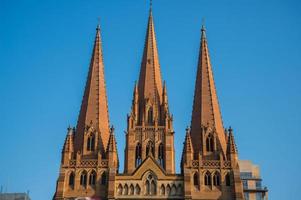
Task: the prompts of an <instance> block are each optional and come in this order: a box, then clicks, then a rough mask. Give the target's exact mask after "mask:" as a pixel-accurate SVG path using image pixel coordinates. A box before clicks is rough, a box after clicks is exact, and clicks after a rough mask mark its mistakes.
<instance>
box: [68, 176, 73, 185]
mask: <svg viewBox="0 0 301 200" xmlns="http://www.w3.org/2000/svg"><path fill="white" fill-rule="evenodd" d="M68 185H69V186H70V187H73V186H74V172H71V173H70V174H69V182H68Z"/></svg>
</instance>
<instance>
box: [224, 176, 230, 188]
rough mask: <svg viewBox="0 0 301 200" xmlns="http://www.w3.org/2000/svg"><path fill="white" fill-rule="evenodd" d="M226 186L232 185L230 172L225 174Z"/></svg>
mask: <svg viewBox="0 0 301 200" xmlns="http://www.w3.org/2000/svg"><path fill="white" fill-rule="evenodd" d="M225 181H226V186H230V174H229V173H227V174H226V176H225Z"/></svg>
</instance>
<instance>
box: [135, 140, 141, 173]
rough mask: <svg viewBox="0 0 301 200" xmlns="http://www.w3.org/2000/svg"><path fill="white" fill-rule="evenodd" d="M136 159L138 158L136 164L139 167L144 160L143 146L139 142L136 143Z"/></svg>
mask: <svg viewBox="0 0 301 200" xmlns="http://www.w3.org/2000/svg"><path fill="white" fill-rule="evenodd" d="M135 160H136V162H135V165H136V167H138V166H139V165H140V164H141V162H142V148H141V144H140V143H138V144H137V145H136V158H135Z"/></svg>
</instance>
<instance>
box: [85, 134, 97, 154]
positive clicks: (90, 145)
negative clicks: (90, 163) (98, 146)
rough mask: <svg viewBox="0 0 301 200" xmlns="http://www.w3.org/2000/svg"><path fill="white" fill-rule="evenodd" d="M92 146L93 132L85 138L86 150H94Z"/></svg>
mask: <svg viewBox="0 0 301 200" xmlns="http://www.w3.org/2000/svg"><path fill="white" fill-rule="evenodd" d="M94 146H95V136H94V134H92V135H90V136H89V137H88V139H87V151H94Z"/></svg>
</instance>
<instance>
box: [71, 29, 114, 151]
mask: <svg viewBox="0 0 301 200" xmlns="http://www.w3.org/2000/svg"><path fill="white" fill-rule="evenodd" d="M90 124H91V125H92V126H93V127H94V128H95V129H96V130H97V131H98V132H99V133H100V134H99V135H100V138H99V141H102V142H103V144H101V145H102V146H103V147H106V146H107V144H108V140H109V114H108V102H107V93H106V85H105V77H104V63H103V55H102V47H101V36H100V26H99V25H97V28H96V36H95V42H94V48H93V53H92V58H91V62H90V67H89V72H88V77H87V82H86V87H85V92H84V96H83V100H82V105H81V109H80V113H79V117H78V122H77V129H76V145H77V150H80V148H81V145H82V142H83V135H84V131H85V128H86V126H87V125H90Z"/></svg>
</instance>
